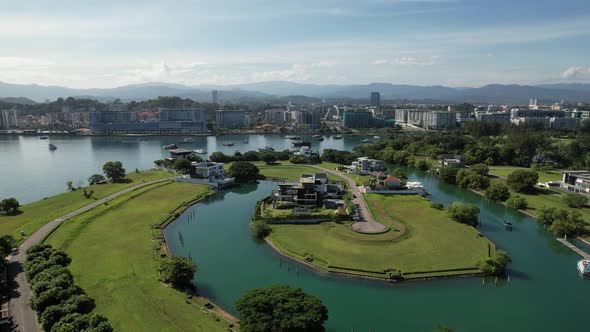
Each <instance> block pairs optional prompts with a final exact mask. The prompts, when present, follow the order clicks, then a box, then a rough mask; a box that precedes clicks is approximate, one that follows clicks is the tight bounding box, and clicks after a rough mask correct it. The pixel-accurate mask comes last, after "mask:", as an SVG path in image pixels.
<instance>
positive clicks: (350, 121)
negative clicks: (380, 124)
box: [342, 111, 373, 128]
mask: <svg viewBox="0 0 590 332" xmlns="http://www.w3.org/2000/svg"><path fill="white" fill-rule="evenodd" d="M372 120H373V114H372V113H371V112H367V111H361V112H351V111H345V112H344V114H343V115H342V125H343V126H344V127H346V128H371V127H372V126H373V124H372Z"/></svg>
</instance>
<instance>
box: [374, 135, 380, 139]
mask: <svg viewBox="0 0 590 332" xmlns="http://www.w3.org/2000/svg"><path fill="white" fill-rule="evenodd" d="M373 138H374V139H381V136H377V135H375V136H373Z"/></svg>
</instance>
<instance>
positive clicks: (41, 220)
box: [0, 170, 170, 241]
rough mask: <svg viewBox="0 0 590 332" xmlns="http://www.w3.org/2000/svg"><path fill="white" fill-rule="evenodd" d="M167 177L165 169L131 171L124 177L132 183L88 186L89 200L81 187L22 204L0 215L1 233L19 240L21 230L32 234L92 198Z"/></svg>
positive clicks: (92, 200)
mask: <svg viewBox="0 0 590 332" xmlns="http://www.w3.org/2000/svg"><path fill="white" fill-rule="evenodd" d="M169 176H170V173H168V172H164V171H154V170H150V171H143V172H140V173H131V174H129V175H128V176H127V178H128V179H130V180H131V182H128V183H106V184H100V185H93V186H89V187H87V189H89V190H93V191H94V195H93V196H92V198H91V199H87V198H85V197H84V195H83V192H82V190H77V191H74V192H65V193H63V194H59V195H56V196H52V197H49V198H45V199H43V200H40V201H37V202H33V203H30V204H26V205H24V206H22V207H21V211H22V212H23V213H21V214H19V215H15V216H7V215H0V234H12V235H13V236H14V237H15V238H16V239H18V240H19V241H22V238H21V236H20V232H21V231H24V232H25V233H26V234H31V233H33V232H34V231H36V230H37V229H39V227H41V226H43V225H44V224H46V223H47V222H49V221H51V220H53V219H55V218H58V217H60V216H62V215H64V214H67V213H69V212H71V211H74V210H76V209H78V208H81V207H83V206H85V205H88V204H90V203H92V202H94V201H95V200H98V199H101V198H104V197H106V196H108V195H110V194H113V193H116V192H118V191H121V190H123V189H125V188H128V187H131V186H134V185H136V184H140V183H142V182H148V181H152V180H157V179H161V178H165V177H169ZM64 188H65V183H64Z"/></svg>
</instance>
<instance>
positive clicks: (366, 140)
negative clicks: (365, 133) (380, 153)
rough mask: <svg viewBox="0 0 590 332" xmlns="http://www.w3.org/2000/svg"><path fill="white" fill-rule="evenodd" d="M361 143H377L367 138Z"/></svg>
mask: <svg viewBox="0 0 590 332" xmlns="http://www.w3.org/2000/svg"><path fill="white" fill-rule="evenodd" d="M361 143H365V144H372V143H375V141H373V140H372V139H370V138H365V139H364V140H361Z"/></svg>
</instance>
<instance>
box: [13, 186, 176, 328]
mask: <svg viewBox="0 0 590 332" xmlns="http://www.w3.org/2000/svg"><path fill="white" fill-rule="evenodd" d="M170 179H171V178H165V179H160V180H154V181H150V182H145V183H141V184H138V185H135V186H132V187H129V188H127V189H124V190H121V191H119V192H117V193H114V194H112V195H109V196H107V197H105V198H102V199H99V200H97V201H95V202H94V203H92V204H89V205H86V206H84V207H82V208H79V209H77V210H75V211H72V212H70V213H68V214H66V215H64V216H62V217H60V218H57V219H55V220H52V221H50V222H48V223H47V224H45V225H43V227H41V228H39V229H38V230H37V231H36V232H34V233H33V234H31V235H29V237H28V238H27V239H26V240H25V241H24V242H23V244H21V246H20V247H18V249H16V253H15V254H14V256H12V259H11V261H10V263H9V265H8V273H9V280H14V281H13V282H15V283H16V285H14V287H12V290H11V294H10V300H9V303H8V307H9V311H10V315H11V317H12V321H13V324H14V328H13V331H21V332H40V331H41V328H40V327H39V324H38V323H37V315H36V313H35V311H34V310H33V309H32V308H31V306H30V305H29V302H30V300H31V288H30V287H29V283H28V282H27V279H26V277H25V272H24V263H25V258H26V254H27V250H28V249H29V248H30V247H32V246H34V245H36V244H39V243H41V242H42V241H43V239H45V237H46V236H47V235H49V234H50V233H51V232H52V231H53V230H54V229H55V228H57V226H59V224H61V223H62V222H63V221H64V220H67V219H70V218H72V217H75V216H77V215H80V214H82V213H85V212H87V211H89V210H92V209H93V208H95V207H97V206H99V205H102V204H104V203H106V202H108V201H110V200H112V199H114V198H117V197H119V196H121V195H124V194H127V193H129V192H132V191H134V190H137V189H139V188H142V187H145V186H149V185H151V184H154V183H158V182H164V181H169V180H170Z"/></svg>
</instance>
